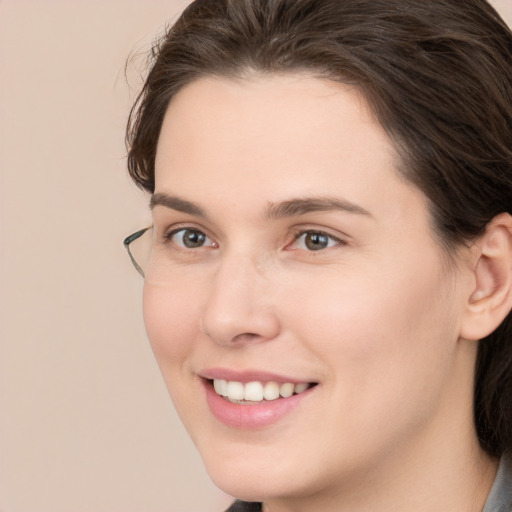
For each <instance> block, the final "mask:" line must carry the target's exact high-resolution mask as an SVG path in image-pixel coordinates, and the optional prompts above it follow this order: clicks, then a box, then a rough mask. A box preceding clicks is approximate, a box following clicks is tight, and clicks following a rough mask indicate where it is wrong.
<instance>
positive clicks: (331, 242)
mask: <svg viewBox="0 0 512 512" xmlns="http://www.w3.org/2000/svg"><path fill="white" fill-rule="evenodd" d="M187 232H189V233H190V234H196V235H199V236H200V237H201V236H204V239H205V241H208V240H209V241H210V243H209V244H207V245H204V244H203V245H199V246H197V247H187V246H186V245H185V243H184V242H183V239H182V241H181V243H178V242H176V241H174V240H173V238H174V237H175V236H176V235H178V234H179V233H183V236H184V235H185V233H187ZM308 235H311V236H316V237H320V238H323V239H325V240H326V241H327V245H326V246H325V247H318V248H316V249H312V248H311V247H307V242H306V240H305V239H304V240H303V243H302V245H303V246H302V247H298V248H290V245H292V244H297V243H298V242H299V240H300V239H301V238H303V237H307V236H308ZM163 238H164V240H165V242H166V243H172V244H173V245H174V246H175V247H176V248H177V249H178V250H180V251H193V250H195V249H203V248H213V249H215V248H217V247H218V244H217V243H216V242H214V241H213V240H212V239H211V238H210V237H209V236H208V235H207V234H206V233H204V231H202V230H200V229H197V228H194V227H186V226H185V227H180V228H176V229H173V230H172V231H170V232H168V233H166V234H165V235H164V237H163ZM292 244H288V245H287V246H286V249H287V250H303V251H306V252H311V253H313V252H320V251H324V250H326V249H329V248H331V247H334V246H336V245H346V242H345V241H343V240H341V239H340V238H337V237H335V236H333V235H331V234H329V233H326V232H325V231H321V230H317V229H302V230H300V231H297V232H296V233H295V234H294V236H293V242H292Z"/></svg>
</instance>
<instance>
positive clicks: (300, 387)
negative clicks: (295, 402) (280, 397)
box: [294, 382, 309, 395]
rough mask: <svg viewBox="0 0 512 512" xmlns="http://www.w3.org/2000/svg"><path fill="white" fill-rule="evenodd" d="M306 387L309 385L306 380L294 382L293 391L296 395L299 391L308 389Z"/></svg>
mask: <svg viewBox="0 0 512 512" xmlns="http://www.w3.org/2000/svg"><path fill="white" fill-rule="evenodd" d="M308 387H309V384H308V383H307V382H301V383H300V384H295V388H294V392H295V393H297V395H298V394H299V393H302V392H303V391H306V389H308Z"/></svg>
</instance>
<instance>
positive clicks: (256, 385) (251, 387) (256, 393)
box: [244, 382, 263, 402]
mask: <svg viewBox="0 0 512 512" xmlns="http://www.w3.org/2000/svg"><path fill="white" fill-rule="evenodd" d="M244 399H245V400H250V401H251V402H261V401H262V400H263V385H262V384H261V382H248V383H247V384H246V385H245V389H244Z"/></svg>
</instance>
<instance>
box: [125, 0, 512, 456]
mask: <svg viewBox="0 0 512 512" xmlns="http://www.w3.org/2000/svg"><path fill="white" fill-rule="evenodd" d="M152 56H153V63H152V65H151V69H150V71H149V74H148V77H147V80H146V82H145V84H144V87H143V89H142V91H141V93H140V95H139V97H138V98H137V101H136V103H135V105H134V106H133V108H132V111H131V113H130V117H129V122H128V128H127V138H126V140H127V146H128V150H129V151H128V170H129V173H130V175H131V177H132V178H133V180H134V181H135V183H136V184H137V185H138V186H139V187H141V188H143V189H145V190H147V191H149V192H153V191H154V187H155V173H154V171H155V169H154V167H155V156H156V150H157V143H158V139H159V134H160V129H161V126H162V123H163V119H164V115H165V113H166V111H167V106H168V105H169V102H170V101H171V99H172V98H173V96H174V95H175V94H176V93H177V92H178V91H179V90H181V89H182V88H183V87H185V86H186V85H187V84H189V83H191V82H193V81H194V80H197V79H198V78H200V77H202V76H219V77H227V78H243V77H247V76H250V75H251V74H252V73H257V74H276V73H296V72H307V73H310V74H311V75H313V76H317V77H319V78H322V79H328V80H333V81H337V82H341V83H344V84H352V85H354V86H355V87H356V88H357V89H358V90H359V91H360V92H361V93H362V95H363V97H364V98H365V99H366V101H367V103H368V105H369V107H370V109H371V111H372V112H373V113H374V115H375V116H376V118H377V120H378V121H379V122H380V124H381V125H382V126H383V128H384V129H385V130H386V132H387V134H388V135H389V137H390V139H391V140H392V142H393V143H394V145H395V147H396V149H397V151H398V153H399V155H400V158H401V162H400V165H399V169H398V171H399V172H400V173H401V175H402V176H404V178H405V179H406V180H408V181H409V182H411V183H413V184H414V185H416V186H417V187H418V188H419V189H421V190H422V191H423V192H424V193H425V195H426V196H427V198H428V200H429V205H430V213H431V219H432V224H433V227H434V232H435V233H436V234H437V235H438V238H439V240H440V241H441V243H442V245H443V247H444V248H445V250H446V251H445V252H446V253H447V254H448V255H453V254H455V253H456V249H457V248H458V247H460V245H461V244H467V243H469V242H471V241H472V240H474V239H475V238H476V237H478V236H479V235H481V234H482V233H483V232H484V230H485V227H486V225H487V224H488V223H489V222H490V221H491V220H492V219H493V218H494V217H495V216H496V215H498V214H499V213H502V212H508V213H512V34H511V32H510V30H509V28H508V27H507V25H506V24H505V22H504V21H503V20H502V19H501V18H500V16H499V15H498V14H497V13H496V11H495V10H494V9H493V8H492V7H491V6H490V5H489V4H488V3H487V2H486V1H485V0H431V1H429V2H425V1H424V0H196V1H195V2H193V3H192V4H190V5H189V6H188V7H187V8H186V9H185V11H184V12H183V14H182V15H181V16H180V18H179V19H178V20H177V22H176V23H175V24H174V26H172V27H171V28H169V29H168V30H167V31H166V33H165V34H164V36H163V37H162V38H161V39H160V40H159V41H158V42H157V44H156V45H155V46H154V48H153V51H152ZM475 425H476V429H477V434H478V437H479V440H480V443H481V445H482V447H483V448H484V449H485V450H486V451H487V452H488V453H490V454H491V455H501V454H503V453H504V452H506V451H512V314H510V313H509V315H508V316H507V318H506V319H505V321H504V322H503V323H502V324H501V326H500V327H499V328H498V329H497V330H496V331H495V332H494V333H492V334H491V335H490V336H488V337H487V338H486V339H484V340H482V341H481V342H480V347H479V353H478V358H477V369H476V383H475Z"/></svg>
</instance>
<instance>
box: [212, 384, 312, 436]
mask: <svg viewBox="0 0 512 512" xmlns="http://www.w3.org/2000/svg"><path fill="white" fill-rule="evenodd" d="M203 383H204V388H205V390H206V401H207V403H208V406H209V407H210V411H211V412H212V414H213V415H214V416H215V418H217V419H218V420H219V421H221V422H222V423H224V424H225V425H228V426H229V427H235V428H239V429H258V428H263V427H267V426H269V425H272V424H274V423H276V422H278V421H279V420H280V419H281V418H283V417H284V416H286V415H287V414H289V413H291V412H292V411H293V410H294V409H295V408H297V407H298V406H299V404H300V403H301V402H302V400H303V399H304V398H305V397H306V396H307V395H309V394H310V393H311V391H312V390H313V389H315V388H316V386H314V387H313V388H309V389H308V390H306V391H304V392H302V393H300V394H298V395H292V396H290V397H288V398H278V399H276V400H268V401H263V402H261V403H259V404H255V405H242V404H234V403H231V402H229V401H228V400H227V399H226V398H224V397H222V396H220V395H218V394H217V393H216V392H215V390H214V389H213V385H212V383H211V381H206V380H204V381H203Z"/></svg>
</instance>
